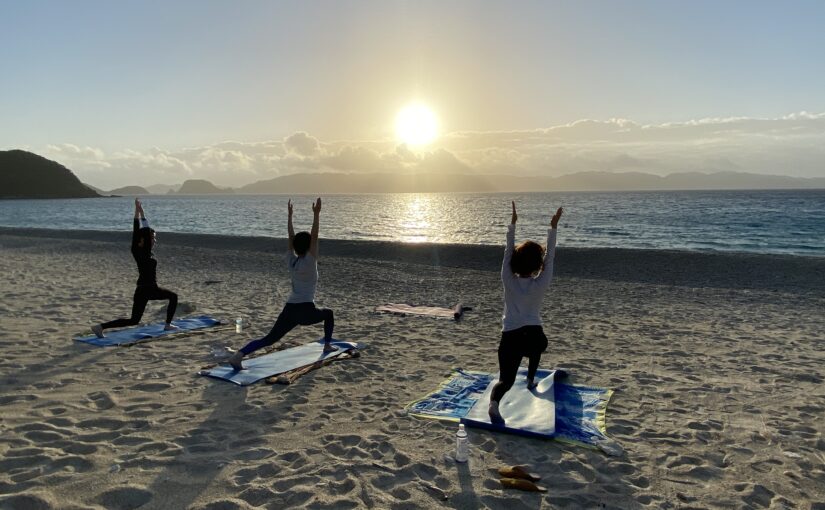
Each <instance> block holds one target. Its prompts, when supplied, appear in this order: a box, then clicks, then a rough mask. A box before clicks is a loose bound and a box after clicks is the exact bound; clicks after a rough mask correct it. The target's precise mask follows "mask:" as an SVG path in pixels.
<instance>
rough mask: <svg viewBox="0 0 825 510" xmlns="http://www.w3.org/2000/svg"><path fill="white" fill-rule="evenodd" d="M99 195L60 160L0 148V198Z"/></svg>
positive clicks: (88, 196) (86, 196) (85, 196)
mask: <svg viewBox="0 0 825 510" xmlns="http://www.w3.org/2000/svg"><path fill="white" fill-rule="evenodd" d="M99 196H101V195H100V194H99V193H98V192H96V191H95V190H94V189H92V187H91V186H88V185H86V184H83V183H82V182H80V179H78V178H77V177H76V176H75V175H74V174H73V173H72V171H71V170H69V169H68V168H66V167H65V166H63V165H61V164H60V163H57V162H55V161H51V160H49V159H46V158H44V157H42V156H38V155H37V154H33V153H31V152H28V151H22V150H10V151H0V198H91V197H99Z"/></svg>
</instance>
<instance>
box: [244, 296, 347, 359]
mask: <svg viewBox="0 0 825 510" xmlns="http://www.w3.org/2000/svg"><path fill="white" fill-rule="evenodd" d="M321 321H324V340H326V341H327V342H329V341H330V340H332V329H333V328H334V327H335V317H334V316H333V314H332V310H330V309H329V308H317V307H316V306H315V303H312V302H309V303H287V304H286V305H284V309H283V310H282V311H281V314H280V315H279V316H278V319H277V320H276V321H275V325H274V326H272V330H271V331H270V332H269V333H267V334H266V336H265V337H263V338H259V339H258V340H253V341H251V342H249V343H248V344H246V346H244V347H243V348H242V349H241V352H242V353H243V354H244V356H246V355H247V354H249V353H251V352H255V351H257V350H258V349H261V348H263V347H267V346H270V345H272V344H274V343H275V342H277V341H278V340H280V339H281V338H283V337H284V335H286V334H287V333H289V332H290V331H292V329H293V328H294V327H295V326H298V325H301V326H309V325H310V324H318V323H319V322H321Z"/></svg>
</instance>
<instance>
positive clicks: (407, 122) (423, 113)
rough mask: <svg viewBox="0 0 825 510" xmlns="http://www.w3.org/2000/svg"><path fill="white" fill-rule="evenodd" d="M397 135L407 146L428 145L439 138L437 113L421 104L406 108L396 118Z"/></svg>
mask: <svg viewBox="0 0 825 510" xmlns="http://www.w3.org/2000/svg"><path fill="white" fill-rule="evenodd" d="M395 134H396V136H397V137H398V139H399V140H401V142H403V143H406V144H407V145H427V144H428V143H431V142H432V141H433V140H435V138H436V136H438V122H437V120H436V118H435V113H433V111H432V110H430V109H429V108H428V107H427V106H425V105H423V104H421V103H414V104H410V105H407V106H405V107H404V108H403V109H402V110H401V111H400V112H398V115H397V116H396V117H395Z"/></svg>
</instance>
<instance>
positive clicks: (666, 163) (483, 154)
mask: <svg viewBox="0 0 825 510" xmlns="http://www.w3.org/2000/svg"><path fill="white" fill-rule="evenodd" d="M45 155H46V156H47V157H50V158H51V159H55V160H57V161H59V162H61V163H63V164H64V165H66V166H67V167H69V168H71V169H72V170H74V171H75V172H76V173H77V174H78V176H80V177H81V179H84V180H86V181H87V182H89V183H90V184H93V185H95V186H100V187H103V188H113V187H117V186H122V185H127V184H139V185H151V184H155V183H179V182H182V181H183V180H185V179H189V178H200V179H208V180H210V181H212V182H214V183H215V184H218V185H221V186H242V185H244V184H248V183H250V182H254V181H257V180H262V179H271V178H273V177H277V176H280V175H287V174H292V173H300V172H330V171H332V172H397V173H410V172H432V173H479V174H516V175H549V176H558V175H563V174H567V173H574V172H581V171H610V172H631V171H635V172H648V173H654V174H659V175H666V174H669V173H673V172H695V171H699V172H715V171H743V172H753V173H762V174H783V175H792V176H799V177H823V176H825V113H819V114H812V113H807V112H800V113H795V114H791V115H787V116H784V117H780V118H775V119H755V118H742V117H730V118H706V119H696V120H688V121H684V122H670V123H665V124H656V125H643V124H639V123H637V122H634V121H632V120H628V119H608V120H589V119H584V120H579V121H576V122H572V123H570V124H564V125H559V126H551V127H547V128H541V129H531V130H520V131H519V130H512V131H487V132H477V131H462V132H454V133H449V134H447V135H445V136H443V137H442V138H441V139H440V140H438V142H436V144H434V145H433V146H432V147H431V148H429V149H427V150H417V149H413V148H410V147H407V146H406V145H403V144H402V145H397V144H395V143H393V142H392V141H389V140H364V141H321V140H319V139H317V138H315V137H313V136H311V135H310V134H309V133H306V132H303V131H298V132H296V133H294V134H292V135H290V136H288V137H286V138H284V139H282V140H269V141H262V142H242V141H225V142H221V143H217V144H213V145H209V146H202V147H187V148H181V149H176V150H166V149H160V148H151V149H148V150H143V151H139V150H134V149H124V150H121V151H117V152H113V153H104V152H103V151H102V150H100V149H96V148H94V147H90V146H79V145H74V144H68V143H64V144H59V145H49V146H48V147H46V149H45Z"/></svg>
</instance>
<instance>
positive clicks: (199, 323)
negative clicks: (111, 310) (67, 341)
mask: <svg viewBox="0 0 825 510" xmlns="http://www.w3.org/2000/svg"><path fill="white" fill-rule="evenodd" d="M220 323H221V321H219V320H218V319H215V318H213V317H210V316H208V315H201V316H199V317H189V318H187V319H176V320H173V321H172V324H174V325H175V326H177V327H178V329H173V330H170V331H166V330H164V329H163V327H164V326H165V325H166V324H165V323H159V324H146V325H144V326H137V327H134V328H126V329H119V330H113V331H106V332H105V335H106V336H105V337H103V338H98V337H97V336H95V335H91V336H82V337H74V338H73V340H75V341H77V342H84V343H87V344H92V345H97V346H98V347H109V346H113V345H129V344H134V343H137V342H143V341H145V340H149V339H152V338H158V337H161V336H166V335H173V334H175V333H182V332H186V331H193V330H196V329H203V328H211V327H212V326H217V325H218V324H220Z"/></svg>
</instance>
